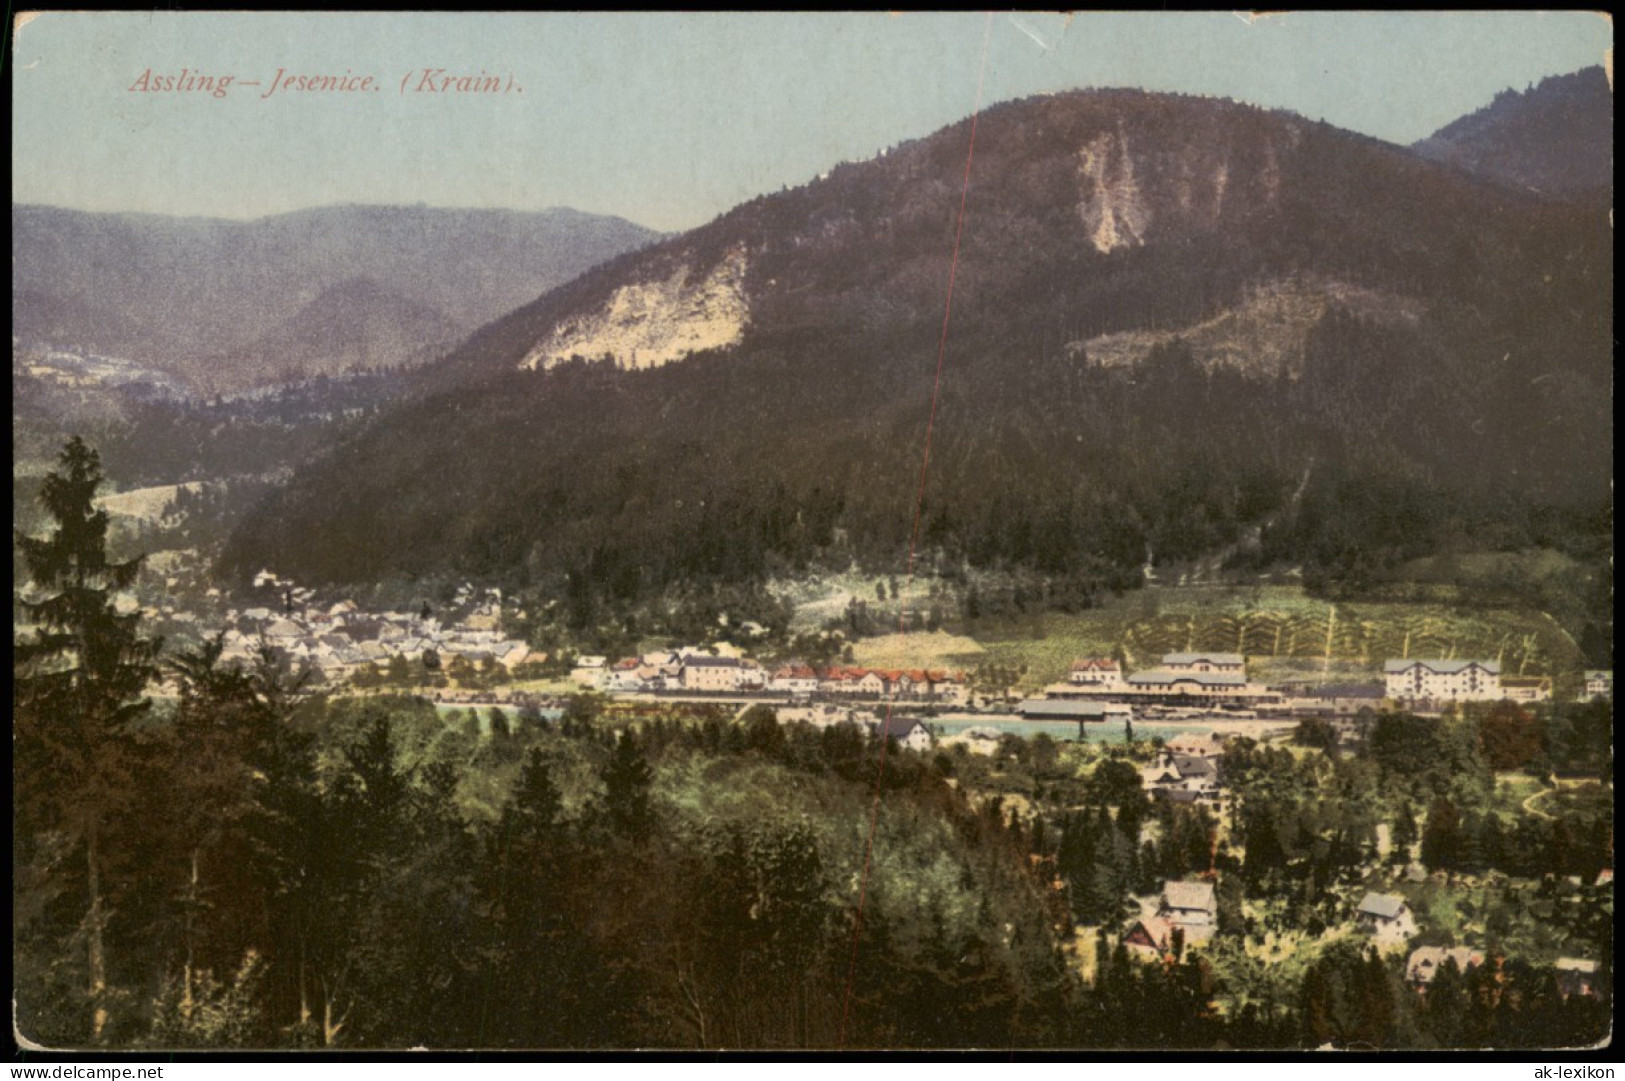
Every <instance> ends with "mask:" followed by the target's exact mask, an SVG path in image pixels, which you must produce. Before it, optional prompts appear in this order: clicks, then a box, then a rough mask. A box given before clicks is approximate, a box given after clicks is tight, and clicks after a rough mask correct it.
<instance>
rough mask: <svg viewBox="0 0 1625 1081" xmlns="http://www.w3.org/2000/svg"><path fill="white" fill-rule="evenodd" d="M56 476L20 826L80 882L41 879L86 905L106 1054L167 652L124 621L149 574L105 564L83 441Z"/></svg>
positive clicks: (39, 600)
mask: <svg viewBox="0 0 1625 1081" xmlns="http://www.w3.org/2000/svg"><path fill="white" fill-rule="evenodd" d="M57 463H58V468H57V469H56V470H54V471H52V472H50V473H48V474H46V476H45V479H44V481H43V482H42V484H41V485H40V493H39V500H40V503H41V505H42V506H43V507H44V508H45V511H46V513H47V514H49V515H50V517H51V520H52V521H53V522H54V523H55V525H54V527H53V528H52V529H51V531H50V532H49V533H48V534H46V535H45V536H43V537H30V536H25V535H23V534H21V533H18V534H17V535H16V542H17V546H18V549H19V551H20V552H21V555H22V558H23V563H24V566H25V568H26V570H27V574H28V583H27V585H26V586H25V587H24V589H23V591H22V592H21V593H20V594H19V595H18V597H17V603H18V608H19V615H20V616H21V617H22V619H23V620H24V621H26V623H28V624H30V625H31V626H30V628H29V629H28V630H27V631H25V632H24V633H23V634H22V636H21V637H20V638H19V639H18V640H17V641H16V643H15V647H16V648H15V653H14V658H15V659H14V676H15V681H14V688H13V692H12V703H13V712H14V718H15V719H14V726H15V727H14V730H13V733H14V734H13V739H14V742H13V750H14V754H15V759H14V763H13V779H14V783H15V786H16V787H15V794H14V797H13V798H14V800H15V803H14V815H15V817H14V825H15V829H16V831H17V843H18V847H19V854H20V855H21V856H22V857H23V859H24V860H27V861H30V862H32V861H33V860H35V859H36V857H38V856H40V854H41V852H42V851H43V849H42V848H41V845H42V844H43V843H44V839H45V838H50V839H51V841H50V843H51V845H52V846H54V850H55V851H56V852H57V853H62V852H63V851H65V850H66V851H72V852H74V853H75V854H76V859H75V862H77V864H78V867H79V868H80V869H81V871H80V873H82V875H83V878H82V879H80V878H79V876H78V874H71V873H70V872H68V870H67V866H66V862H67V861H66V860H63V861H61V862H55V863H53V864H52V865H51V867H50V868H49V869H48V870H47V871H45V872H44V873H43V875H42V878H54V879H56V881H55V882H52V883H48V884H46V885H47V886H48V887H49V886H54V887H55V888H56V889H59V890H73V891H74V892H77V893H79V894H80V896H81V899H82V906H83V909H84V914H83V919H82V920H81V921H80V927H79V928H77V929H75V931H74V933H73V935H72V936H71V937H73V938H78V937H79V935H80V934H81V933H82V936H83V937H82V941H83V943H84V945H83V951H84V952H83V958H84V972H83V986H82V989H83V993H84V996H85V1009H84V1010H83V1015H84V1022H83V1029H82V1038H83V1037H88V1039H89V1041H90V1042H92V1043H96V1042H101V1041H102V1040H103V1039H104V1038H105V1037H106V1034H107V1026H108V1021H109V1002H110V996H109V963H108V956H107V933H106V932H107V922H108V918H109V904H108V896H107V892H108V888H109V884H108V881H107V869H108V863H109V853H108V845H109V842H110V840H111V837H110V831H111V829H112V827H113V826H114V824H115V823H116V822H117V820H118V819H119V817H120V813H121V811H122V810H124V809H126V808H127V807H129V806H130V805H131V804H132V803H133V802H134V800H135V796H136V794H137V791H138V785H137V774H138V773H139V769H140V766H139V757H140V756H139V753H138V749H137V748H136V747H135V745H134V740H133V739H132V736H131V731H130V728H131V724H132V722H133V721H135V720H136V719H137V718H138V717H139V716H140V715H141V714H143V713H144V712H145V711H146V710H147V709H148V708H149V706H150V704H151V703H150V702H149V701H148V700H147V699H145V698H143V697H142V694H143V692H144V691H145V689H146V687H147V684H148V682H149V681H150V680H151V679H152V678H153V676H154V675H155V674H156V666H155V662H156V658H157V654H158V648H159V642H158V641H157V640H156V639H149V638H144V637H143V636H142V635H141V631H140V626H139V624H140V615H139V613H137V612H131V613H128V614H125V613H121V612H120V611H119V610H118V606H117V603H116V600H117V595H118V594H119V593H120V592H121V591H123V590H125V589H128V588H129V587H130V586H131V585H133V584H134V582H135V578H136V574H137V573H138V571H139V569H140V565H141V560H140V559H139V558H135V559H130V560H127V561H124V562H115V561H112V560H110V559H109V558H108V554H107V527H108V516H107V512H106V511H103V510H98V509H97V508H96V506H95V497H96V490H97V489H98V488H99V487H100V486H101V484H102V480H103V476H102V470H101V462H100V459H99V457H98V456H97V454H96V452H95V451H94V450H91V449H90V448H89V447H87V446H85V444H84V442H83V441H82V440H80V439H79V437H77V436H75V437H74V438H73V439H71V440H69V441H68V444H67V445H66V447H64V448H63V450H62V453H61V454H60V455H59V456H58V459H57ZM63 948H64V949H67V948H68V947H67V945H66V943H64V944H63ZM70 1038H71V1036H70Z"/></svg>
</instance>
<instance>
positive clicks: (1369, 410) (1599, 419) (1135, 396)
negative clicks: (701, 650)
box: [226, 91, 1612, 611]
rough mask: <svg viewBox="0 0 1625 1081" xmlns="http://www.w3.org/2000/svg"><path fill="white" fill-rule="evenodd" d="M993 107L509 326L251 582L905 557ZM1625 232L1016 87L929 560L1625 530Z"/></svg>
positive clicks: (1158, 555) (613, 272)
mask: <svg viewBox="0 0 1625 1081" xmlns="http://www.w3.org/2000/svg"><path fill="white" fill-rule="evenodd" d="M969 129H970V121H969V120H965V121H962V122H960V123H958V124H955V125H952V126H950V127H948V128H945V129H943V130H941V131H939V132H937V133H935V134H933V135H930V136H928V137H926V138H923V139H920V140H916V141H913V142H910V143H907V144H904V145H902V146H899V147H895V148H893V149H892V150H891V151H890V152H888V153H887V154H886V155H884V156H882V157H880V158H877V159H874V160H871V161H867V162H863V163H855V164H848V165H842V166H838V167H836V168H835V169H833V170H831V171H830V172H829V173H828V174H826V176H824V177H822V178H820V179H818V180H816V181H813V182H811V183H809V184H807V185H804V186H802V187H799V188H795V189H791V190H789V191H785V192H781V193H777V194H774V195H768V196H763V197H760V198H757V199H753V200H751V201H749V202H747V203H745V204H743V205H741V206H739V207H736V208H735V209H733V210H731V211H729V212H728V213H726V214H724V215H722V216H721V217H719V218H718V219H716V220H715V221H713V222H711V223H709V224H707V225H705V226H702V227H701V228H698V229H695V230H692V231H690V232H688V233H684V234H681V235H679V236H676V237H672V238H668V239H666V240H663V241H661V242H659V243H656V244H654V245H651V246H649V247H648V248H646V249H642V250H640V251H637V252H633V253H628V254H624V255H621V256H618V257H616V258H614V259H612V260H609V261H607V262H605V263H603V264H601V265H600V266H598V267H596V268H594V269H593V270H591V271H588V272H587V273H585V274H583V275H582V276H580V277H579V278H576V279H574V280H572V281H571V282H569V283H567V284H565V285H563V286H561V287H559V288H557V289H555V290H553V291H552V292H549V293H546V294H544V295H542V296H541V297H540V298H538V299H536V300H535V301H533V302H532V303H530V304H528V305H526V306H524V307H522V308H518V309H516V310H515V311H513V312H512V313H510V314H508V315H506V316H503V317H502V318H500V319H498V320H496V321H494V322H492V323H490V324H488V325H487V326H485V327H483V328H481V329H480V330H479V331H477V332H475V333H474V334H472V335H470V337H469V338H468V339H467V340H466V341H465V342H464V343H463V345H461V346H460V347H459V348H458V349H457V350H455V351H454V352H453V353H451V354H450V355H448V356H447V357H446V358H445V360H444V361H443V362H442V363H439V364H436V365H433V366H430V367H426V368H423V369H420V370H419V371H420V376H419V382H420V387H421V390H420V393H419V394H418V396H417V397H416V398H415V400H411V401H407V402H404V403H402V404H401V405H400V406H399V407H398V408H396V409H395V410H393V411H392V412H390V413H388V414H385V415H383V416H380V417H379V418H378V419H377V420H376V421H375V422H373V423H371V424H370V425H369V426H368V427H367V428H366V429H365V430H364V431H361V432H359V433H357V434H356V435H355V437H354V438H351V439H348V440H346V442H345V444H344V445H343V446H342V447H339V448H337V449H335V451H334V453H333V454H331V455H330V456H329V457H327V458H326V459H324V460H321V461H316V462H313V463H311V464H310V465H308V466H306V467H305V468H303V469H301V470H300V471H299V472H298V473H297V474H296V475H295V477H294V478H293V480H292V481H291V483H290V484H289V486H288V487H287V489H286V490H285V491H283V492H282V493H280V494H279V495H277V496H276V497H275V498H274V499H272V500H271V501H270V502H268V503H267V504H266V505H265V506H263V507H262V508H260V510H259V511H257V512H256V513H255V514H254V515H252V516H251V517H250V519H249V520H247V521H246V522H245V523H244V525H243V526H242V528H241V529H240V530H239V531H238V532H237V534H236V536H235V538H234V540H233V542H232V545H231V546H230V549H229V550H228V552H227V554H226V567H227V569H228V570H231V571H235V572H241V573H251V572H252V571H254V570H257V569H259V568H260V567H271V568H272V569H275V570H278V571H279V572H287V573H290V574H292V575H294V576H296V577H298V578H300V579H301V580H310V581H313V582H314V581H364V580H368V579H377V578H380V577H389V576H404V577H412V576H420V575H434V574H441V573H444V574H448V575H449V574H456V575H463V576H485V577H490V578H493V579H499V580H502V581H504V582H513V583H519V584H525V583H534V584H537V585H539V586H541V587H543V588H544V589H548V590H553V591H557V592H565V591H570V590H574V591H576V592H575V593H574V594H572V596H573V597H574V599H575V600H576V601H580V602H581V604H582V608H581V610H582V611H586V610H588V609H589V608H590V604H588V603H587V602H588V601H590V599H591V596H592V595H593V594H594V593H595V592H597V591H602V592H603V593H605V594H606V595H609V594H612V595H614V596H618V597H623V598H624V597H631V596H636V595H639V594H640V593H644V592H647V591H648V590H651V589H660V588H663V587H664V586H666V585H668V584H671V583H679V582H694V581H705V580H719V579H720V580H739V579H748V578H752V577H760V576H763V575H766V574H769V573H772V572H774V571H775V569H778V570H783V569H788V568H795V567H800V566H805V565H806V564H807V562H808V560H811V559H817V558H823V557H825V556H827V557H829V558H830V559H832V560H833V561H834V562H835V563H836V564H840V565H845V564H844V562H843V561H847V560H851V559H857V560H858V561H860V562H865V561H868V562H873V563H874V564H875V565H876V566H888V565H889V566H896V565H897V564H898V562H900V561H901V559H902V556H903V553H904V552H905V551H906V549H907V546H908V545H909V544H910V543H911V531H910V523H911V522H912V521H913V520H914V513H913V512H914V507H913V499H914V498H915V495H916V490H917V489H916V487H915V485H916V484H917V483H918V481H917V478H918V477H919V464H918V463H919V462H920V461H921V460H922V452H923V449H924V448H923V440H924V437H925V418H926V416H927V414H928V412H929V411H930V410H931V395H932V387H933V378H932V373H933V371H934V369H935V364H936V346H937V342H938V335H939V333H940V330H941V326H942V320H943V303H944V289H945V287H946V285H947V282H948V278H949V266H948V263H949V258H950V254H951V252H952V251H953V250H954V243H955V236H956V214H957V211H958V208H959V205H960V191H961V189H960V184H961V182H962V178H963V177H964V173H965V161H966V149H967V144H968V140H969V134H970V132H969ZM1607 215H1608V207H1607V205H1606V202H1605V201H1603V202H1599V201H1596V200H1590V201H1579V202H1574V203H1558V202H1554V201H1551V200H1548V199H1543V198H1540V197H1537V196H1534V195H1530V194H1525V193H1520V192H1517V191H1510V190H1504V189H1500V188H1497V187H1494V186H1491V185H1487V184H1484V183H1481V182H1478V181H1476V180H1473V179H1471V178H1469V177H1466V176H1463V175H1462V174H1461V173H1459V172H1457V171H1455V170H1453V169H1450V168H1447V167H1445V166H1441V165H1439V164H1436V163H1433V162H1430V161H1427V160H1424V159H1422V158H1420V157H1418V156H1416V155H1414V154H1412V153H1409V152H1408V151H1406V150H1405V149H1403V148H1399V147H1395V146H1392V145H1390V144H1387V143H1383V142H1380V141H1378V140H1375V139H1370V138H1367V137H1363V136H1359V135H1356V134H1353V133H1350V132H1346V131H1341V130H1339V129H1336V128H1333V127H1331V126H1330V125H1326V124H1321V123H1314V122H1311V121H1308V120H1305V119H1304V118H1302V117H1299V116H1295V115H1292V114H1288V113H1281V112H1271V111H1266V110H1261V109H1258V108H1254V107H1251V106H1246V105H1240V104H1235V103H1231V102H1223V101H1216V100H1212V99H1202V98H1191V97H1180V96H1174V95H1164V94H1150V93H1144V92H1139V91H1089V92H1075V93H1067V94H1056V95H1052V96H1047V97H1040V98H1032V99H1028V100H1024V101H1019V102H1011V103H1007V104H1003V105H1000V106H997V107H995V108H991V109H988V110H986V111H985V112H984V113H983V114H982V115H981V117H980V118H979V121H978V123H977V129H976V148H975V158H974V165H973V168H972V171H971V176H970V188H969V191H968V195H967V201H966V213H965V223H964V232H963V238H962V239H963V243H962V245H961V248H960V258H959V262H958V266H957V270H956V272H955V283H956V285H955V294H954V299H953V311H952V320H951V323H950V326H949V330H950V336H949V341H948V349H947V353H946V359H945V374H944V377H943V380H942V384H941V386H942V396H941V401H940V406H939V408H938V409H937V412H936V426H935V429H934V435H933V442H932V444H931V457H930V470H929V473H928V475H927V477H926V488H925V492H924V496H925V505H924V509H923V513H922V515H921V519H920V535H919V541H920V544H921V545H922V546H923V548H924V549H925V550H928V551H930V552H933V553H936V554H937V556H934V557H933V558H937V557H940V558H941V559H942V560H944V561H946V564H947V565H962V564H963V563H969V564H971V565H974V566H1021V567H1028V568H1035V569H1037V570H1038V571H1039V572H1041V573H1043V574H1045V575H1049V576H1052V582H1051V586H1050V587H1049V588H1051V589H1053V590H1054V591H1055V592H1056V593H1057V594H1060V595H1065V596H1070V597H1072V598H1073V601H1072V602H1071V603H1087V598H1088V597H1090V596H1092V595H1094V594H1095V593H1096V592H1097V591H1099V590H1101V589H1106V588H1122V587H1124V586H1126V585H1128V584H1131V583H1133V582H1136V581H1138V580H1139V579H1140V573H1141V567H1142V564H1143V563H1145V562H1146V560H1147V558H1148V555H1147V554H1148V553H1151V558H1153V559H1154V560H1156V561H1158V562H1165V561H1178V560H1182V559H1196V558H1200V557H1202V556H1203V555H1204V554H1206V553H1211V552H1214V551H1218V550H1222V549H1223V548H1224V547H1225V546H1226V545H1229V544H1232V543H1234V542H1235V541H1236V540H1237V539H1238V538H1240V537H1242V536H1243V535H1244V534H1245V533H1246V532H1247V531H1248V530H1258V529H1260V528H1261V523H1264V522H1269V523H1270V525H1269V528H1268V529H1264V530H1262V534H1261V541H1260V546H1261V551H1262V554H1261V556H1260V558H1264V559H1267V560H1272V561H1277V562H1280V563H1287V564H1291V563H1294V562H1296V563H1298V564H1300V565H1304V566H1307V567H1309V568H1311V569H1312V570H1313V569H1325V568H1341V570H1340V573H1344V574H1346V575H1349V576H1354V575H1357V574H1364V573H1370V572H1371V570H1372V568H1380V567H1382V566H1385V565H1394V564H1395V563H1396V562H1397V561H1399V560H1401V559H1407V558H1415V557H1416V556H1417V555H1419V554H1425V553H1427V552H1431V551H1433V550H1434V547H1433V546H1434V545H1436V544H1438V543H1442V542H1443V538H1446V537H1449V536H1453V535H1461V533H1462V532H1463V531H1472V532H1473V535H1480V534H1483V535H1487V532H1486V531H1489V530H1496V531H1499V532H1497V533H1496V534H1495V535H1497V536H1498V537H1501V538H1503V541H1504V543H1508V544H1514V545H1515V544H1517V543H1520V541H1519V540H1518V539H1517V538H1519V537H1523V536H1526V535H1528V530H1530V529H1532V528H1534V527H1533V526H1531V525H1530V524H1529V523H1530V522H1532V521H1534V518H1533V517H1527V516H1532V515H1534V508H1536V507H1537V506H1545V507H1548V508H1558V509H1557V510H1553V511H1552V513H1553V514H1555V515H1559V516H1561V515H1568V514H1572V513H1580V512H1579V511H1578V510H1576V508H1585V509H1586V511H1587V512H1589V510H1590V509H1591V508H1592V506H1593V503H1594V501H1596V500H1598V499H1604V500H1606V499H1607V497H1608V492H1609V476H1610V466H1609V463H1610V461H1611V449H1612V419H1611V413H1610V411H1609V405H1608V403H1609V398H1610V388H1611V380H1612V369H1611V344H1610V343H1611V333H1612V236H1611V233H1610V230H1609V227H1608V216H1607ZM1097 354H1098V355H1097ZM426 432H433V433H436V436H435V437H434V438H427V439H426V438H425V436H424V433H426ZM1509 433H1516V438H1512V437H1510V435H1509ZM1300 488H1301V489H1302V492H1301V498H1297V497H1296V496H1295V495H1294V493H1297V492H1299V490H1300ZM1526 517H1527V520H1526ZM1563 520H1566V519H1563ZM1079 598H1081V600H1080V599H1079Z"/></svg>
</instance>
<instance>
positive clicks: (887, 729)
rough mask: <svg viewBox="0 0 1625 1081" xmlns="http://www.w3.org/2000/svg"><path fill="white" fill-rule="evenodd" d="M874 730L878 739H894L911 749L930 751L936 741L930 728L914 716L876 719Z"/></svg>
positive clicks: (900, 744)
mask: <svg viewBox="0 0 1625 1081" xmlns="http://www.w3.org/2000/svg"><path fill="white" fill-rule="evenodd" d="M873 730H874V734H875V737H876V738H877V739H894V740H896V741H897V745H898V746H899V747H903V748H906V749H908V750H910V751H929V750H930V749H931V748H932V746H934V745H935V743H936V740H935V739H934V738H933V737H932V735H931V731H930V729H928V728H926V727H925V725H923V724H921V723H920V722H919V721H917V720H915V719H914V718H913V717H887V718H885V719H884V720H880V721H876V722H875V724H874V728H873Z"/></svg>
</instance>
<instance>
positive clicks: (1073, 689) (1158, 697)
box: [1017, 653, 1614, 735]
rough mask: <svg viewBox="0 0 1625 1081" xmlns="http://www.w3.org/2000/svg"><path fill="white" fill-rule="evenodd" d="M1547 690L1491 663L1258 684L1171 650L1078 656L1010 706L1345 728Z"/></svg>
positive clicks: (1591, 695) (1060, 714)
mask: <svg viewBox="0 0 1625 1081" xmlns="http://www.w3.org/2000/svg"><path fill="white" fill-rule="evenodd" d="M1613 682H1614V681H1613V673H1612V672H1609V671H1588V672H1587V673H1586V674H1585V686H1584V691H1583V697H1585V698H1587V699H1595V698H1611V697H1612V696H1613ZM1551 697H1552V681H1551V679H1550V677H1547V676H1510V675H1503V674H1502V672H1501V666H1500V664H1499V663H1497V662H1495V661H1485V660H1459V661H1458V660H1412V659H1404V660H1388V661H1385V662H1384V663H1383V680H1382V682H1381V683H1377V682H1371V683H1324V684H1315V683H1310V682H1307V681H1297V682H1287V683H1281V684H1278V685H1272V686H1265V685H1263V684H1260V683H1254V682H1251V681H1249V680H1248V678H1247V673H1246V660H1245V658H1243V657H1242V656H1241V655H1240V654H1238V653H1168V654H1165V655H1164V656H1163V657H1162V660H1161V663H1160V664H1158V665H1157V667H1155V668H1152V669H1149V670H1146V671H1141V672H1135V673H1133V674H1125V673H1124V671H1123V668H1122V666H1121V664H1120V663H1119V662H1118V661H1117V660H1116V659H1115V658H1111V657H1081V658H1079V659H1078V660H1076V661H1074V662H1073V663H1072V666H1071V670H1070V671H1069V673H1068V675H1067V679H1066V681H1065V682H1064V683H1057V684H1053V685H1051V686H1049V687H1047V688H1045V690H1044V694H1043V697H1042V698H1035V699H1029V700H1027V701H1025V702H1023V703H1021V705H1020V706H1018V707H1017V712H1019V713H1021V714H1023V715H1024V716H1029V717H1032V718H1036V719H1047V720H1077V721H1100V720H1111V719H1113V713H1112V707H1119V708H1130V709H1134V710H1137V711H1143V712H1144V713H1146V714H1147V715H1150V716H1155V715H1158V714H1159V713H1164V714H1166V713H1167V712H1168V711H1169V710H1173V711H1174V712H1176V713H1177V712H1178V711H1179V710H1180V709H1181V708H1186V709H1197V710H1209V711H1213V710H1222V711H1225V712H1227V713H1230V714H1231V715H1238V714H1239V715H1241V716H1254V717H1270V716H1279V717H1302V716H1323V717H1326V718H1328V719H1329V720H1332V722H1333V723H1334V724H1339V726H1340V727H1351V726H1352V725H1353V723H1354V718H1355V717H1356V716H1358V715H1359V714H1360V713H1361V712H1362V711H1364V710H1368V709H1369V710H1373V711H1374V710H1376V709H1377V708H1379V707H1380V706H1381V705H1382V703H1383V702H1384V701H1385V700H1388V701H1392V702H1396V703H1399V704H1401V705H1403V706H1405V707H1406V708H1409V709H1416V710H1421V711H1427V710H1433V709H1438V708H1441V707H1442V706H1444V705H1446V704H1449V703H1456V702H1493V701H1501V700H1511V701H1513V702H1544V701H1549V700H1550V699H1551ZM1100 704H1104V705H1105V706H1106V707H1107V708H1105V709H1102V708H1100ZM1348 734H1350V735H1352V734H1353V732H1352V731H1351V732H1350V733H1348Z"/></svg>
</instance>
